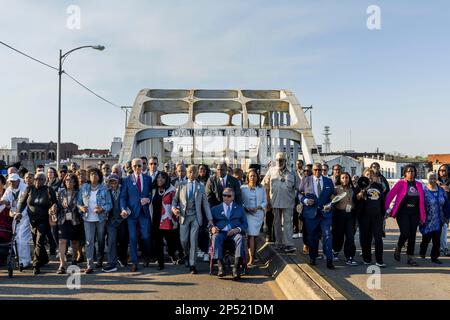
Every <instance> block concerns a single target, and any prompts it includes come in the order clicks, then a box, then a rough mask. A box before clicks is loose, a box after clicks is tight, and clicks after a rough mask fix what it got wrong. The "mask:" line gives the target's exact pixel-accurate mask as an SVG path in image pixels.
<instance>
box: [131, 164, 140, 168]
mask: <svg viewBox="0 0 450 320" xmlns="http://www.w3.org/2000/svg"><path fill="white" fill-rule="evenodd" d="M133 168H142V164H135V165H133Z"/></svg>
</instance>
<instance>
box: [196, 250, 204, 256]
mask: <svg viewBox="0 0 450 320" xmlns="http://www.w3.org/2000/svg"><path fill="white" fill-rule="evenodd" d="M204 255H205V253H204V252H203V251H202V250H197V258H203V256H204Z"/></svg>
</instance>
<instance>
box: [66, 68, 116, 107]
mask: <svg viewBox="0 0 450 320" xmlns="http://www.w3.org/2000/svg"><path fill="white" fill-rule="evenodd" d="M63 73H64V74H65V75H67V76H68V77H69V78H70V79H72V80H73V81H75V82H76V83H77V84H78V85H79V86H81V87H82V88H84V89H86V90H87V91H89V92H90V93H92V94H93V95H94V96H96V97H97V98H99V99H101V100H103V101H104V102H106V103H109V104H110V105H112V106H114V107H116V108H119V109H121V108H120V106H119V105H117V104H115V103H113V102H111V101H109V100H108V99H106V98H103V97H102V96H101V95H99V94H98V93H96V92H94V91H93V90H91V89H89V88H88V87H87V86H85V85H84V84H82V83H81V82H80V81H78V80H77V79H76V78H75V77H73V76H71V75H70V74H68V73H67V72H65V71H63Z"/></svg>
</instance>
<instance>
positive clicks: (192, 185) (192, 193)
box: [188, 182, 194, 200]
mask: <svg viewBox="0 0 450 320" xmlns="http://www.w3.org/2000/svg"><path fill="white" fill-rule="evenodd" d="M190 185H191V186H190V188H189V195H188V197H189V200H191V199H192V196H193V195H194V183H193V182H191V183H190Z"/></svg>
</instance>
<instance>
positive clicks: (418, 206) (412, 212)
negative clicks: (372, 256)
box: [385, 165, 425, 266]
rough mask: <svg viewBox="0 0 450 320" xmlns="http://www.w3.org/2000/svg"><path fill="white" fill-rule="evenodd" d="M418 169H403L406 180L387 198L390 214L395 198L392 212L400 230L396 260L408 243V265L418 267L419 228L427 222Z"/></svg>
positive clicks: (392, 190) (412, 167)
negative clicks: (415, 257) (415, 252)
mask: <svg viewBox="0 0 450 320" xmlns="http://www.w3.org/2000/svg"><path fill="white" fill-rule="evenodd" d="M416 175H417V171H416V167H414V166H413V165H406V166H405V168H404V169H403V176H404V179H402V180H400V181H398V182H397V183H396V184H395V185H394V187H393V188H392V189H391V191H389V193H388V194H387V196H386V203H385V207H386V209H387V211H388V212H389V207H390V205H391V202H392V200H393V199H394V198H396V199H395V203H394V207H393V209H392V211H391V216H392V217H393V218H396V220H397V224H398V227H399V229H400V237H399V239H398V243H397V248H396V249H395V252H394V259H395V260H397V261H400V253H401V249H402V247H403V246H404V245H405V243H406V241H408V248H407V251H406V254H407V255H408V264H409V265H412V266H417V262H416V261H415V260H414V247H415V244H416V232H417V227H418V226H419V223H420V224H423V223H424V222H425V197H424V191H423V185H422V183H421V182H419V181H416Z"/></svg>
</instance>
